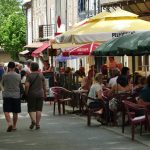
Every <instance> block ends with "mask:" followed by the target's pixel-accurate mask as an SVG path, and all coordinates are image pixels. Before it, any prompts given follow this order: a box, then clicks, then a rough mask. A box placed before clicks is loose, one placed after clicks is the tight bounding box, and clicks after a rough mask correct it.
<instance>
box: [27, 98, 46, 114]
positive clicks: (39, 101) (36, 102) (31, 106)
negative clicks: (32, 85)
mask: <svg viewBox="0 0 150 150" xmlns="http://www.w3.org/2000/svg"><path fill="white" fill-rule="evenodd" d="M43 101H44V97H33V96H32V97H28V98H27V106H28V112H36V111H42V108H43Z"/></svg>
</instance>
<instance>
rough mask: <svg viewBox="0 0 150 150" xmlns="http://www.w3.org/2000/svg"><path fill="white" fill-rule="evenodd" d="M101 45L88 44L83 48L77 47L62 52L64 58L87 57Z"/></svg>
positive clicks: (82, 46)
mask: <svg viewBox="0 0 150 150" xmlns="http://www.w3.org/2000/svg"><path fill="white" fill-rule="evenodd" d="M99 45H100V44H99V43H95V42H92V43H87V44H82V45H81V46H77V47H74V48H70V49H67V50H65V51H63V52H62V55H63V56H72V55H74V56H87V55H90V54H91V52H92V51H94V50H95V49H96V48H97V47H98V46H99Z"/></svg>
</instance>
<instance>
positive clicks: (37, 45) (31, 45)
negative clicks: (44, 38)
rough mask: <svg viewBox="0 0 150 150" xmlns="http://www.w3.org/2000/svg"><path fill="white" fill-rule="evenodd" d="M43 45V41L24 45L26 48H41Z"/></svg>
mask: <svg viewBox="0 0 150 150" xmlns="http://www.w3.org/2000/svg"><path fill="white" fill-rule="evenodd" d="M42 45H43V42H34V43H31V44H28V45H26V46H24V48H39V47H40V46H42Z"/></svg>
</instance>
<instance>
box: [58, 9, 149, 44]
mask: <svg viewBox="0 0 150 150" xmlns="http://www.w3.org/2000/svg"><path fill="white" fill-rule="evenodd" d="M148 30H150V22H148V21H144V20H141V19H139V18H138V15H136V14H133V13H130V12H127V11H124V10H116V11H114V12H112V13H111V14H107V15H105V16H103V17H102V18H101V19H100V20H99V21H91V22H89V23H88V24H85V25H83V26H82V27H80V28H77V29H76V30H74V31H72V32H65V33H64V34H62V35H60V36H58V37H56V41H57V42H60V43H65V42H71V43H87V42H94V41H95V42H104V41H108V40H111V39H112V38H116V37H121V36H123V35H125V34H131V33H136V32H141V31H148Z"/></svg>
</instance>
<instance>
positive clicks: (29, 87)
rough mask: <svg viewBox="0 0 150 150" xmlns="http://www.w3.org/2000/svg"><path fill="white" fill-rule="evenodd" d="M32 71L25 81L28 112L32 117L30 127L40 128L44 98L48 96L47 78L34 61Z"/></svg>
mask: <svg viewBox="0 0 150 150" xmlns="http://www.w3.org/2000/svg"><path fill="white" fill-rule="evenodd" d="M30 70H31V73H30V74H29V75H28V76H27V79H26V82H25V93H26V96H27V104H28V105H27V106H28V113H29V115H30V118H31V125H30V126H29V128H30V129H33V128H34V127H36V129H40V119H41V112H42V107H43V100H44V98H45V96H46V85H45V78H44V76H43V74H42V73H40V72H39V65H38V64H37V63H35V62H32V63H31V65H30Z"/></svg>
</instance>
